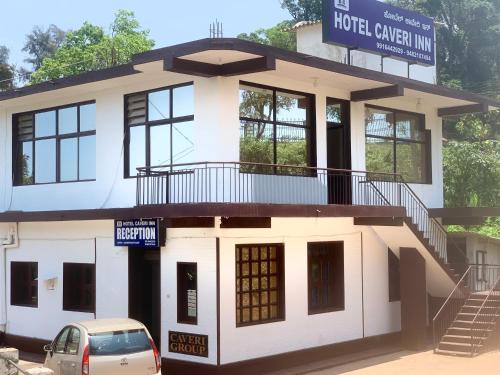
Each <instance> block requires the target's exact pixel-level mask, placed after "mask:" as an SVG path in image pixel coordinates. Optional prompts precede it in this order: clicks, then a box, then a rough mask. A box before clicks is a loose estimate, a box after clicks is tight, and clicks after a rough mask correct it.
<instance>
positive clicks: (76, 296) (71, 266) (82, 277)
mask: <svg viewBox="0 0 500 375" xmlns="http://www.w3.org/2000/svg"><path fill="white" fill-rule="evenodd" d="M63 310H67V311H81V312H89V313H93V312H95V264H88V263H64V265H63Z"/></svg>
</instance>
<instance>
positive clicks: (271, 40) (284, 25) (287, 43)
mask: <svg viewBox="0 0 500 375" xmlns="http://www.w3.org/2000/svg"><path fill="white" fill-rule="evenodd" d="M292 26H293V22H291V21H283V22H280V23H279V24H277V25H276V26H274V27H271V28H269V29H258V30H256V31H254V32H252V33H249V34H247V33H242V34H239V35H238V38H239V39H244V40H248V41H251V42H255V43H260V44H266V45H269V46H273V47H278V48H283V49H288V50H291V51H295V50H296V49H297V39H296V36H295V33H292V32H289V31H287V30H289V29H290V28H291V27H292Z"/></svg>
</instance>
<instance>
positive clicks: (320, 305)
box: [307, 242, 345, 314]
mask: <svg viewBox="0 0 500 375" xmlns="http://www.w3.org/2000/svg"><path fill="white" fill-rule="evenodd" d="M307 263H308V285H309V314H319V313H324V312H331V311H339V310H344V308H345V297H344V296H345V292H344V243H343V242H312V243H308V244H307Z"/></svg>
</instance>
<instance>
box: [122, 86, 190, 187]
mask: <svg viewBox="0 0 500 375" xmlns="http://www.w3.org/2000/svg"><path fill="white" fill-rule="evenodd" d="M125 106H126V109H125V111H126V112H125V113H126V124H125V128H126V135H127V142H126V148H125V155H126V158H125V174H126V177H134V176H137V168H141V167H152V166H169V167H168V168H167V169H173V167H172V165H174V164H187V163H192V162H194V92H193V84H192V83H188V84H182V85H177V86H171V87H166V88H162V89H158V90H153V91H147V92H141V93H136V94H131V95H127V96H126V97H125ZM177 169H182V168H177Z"/></svg>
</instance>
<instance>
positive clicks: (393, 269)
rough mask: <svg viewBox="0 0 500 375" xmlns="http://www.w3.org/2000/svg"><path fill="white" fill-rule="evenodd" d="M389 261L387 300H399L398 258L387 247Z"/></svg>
mask: <svg viewBox="0 0 500 375" xmlns="http://www.w3.org/2000/svg"><path fill="white" fill-rule="evenodd" d="M387 255H388V263H389V302H396V301H400V300H401V293H400V274H399V258H398V257H397V256H396V255H395V254H394V253H393V252H392V250H391V249H387Z"/></svg>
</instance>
